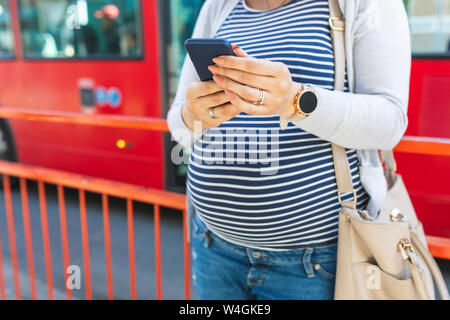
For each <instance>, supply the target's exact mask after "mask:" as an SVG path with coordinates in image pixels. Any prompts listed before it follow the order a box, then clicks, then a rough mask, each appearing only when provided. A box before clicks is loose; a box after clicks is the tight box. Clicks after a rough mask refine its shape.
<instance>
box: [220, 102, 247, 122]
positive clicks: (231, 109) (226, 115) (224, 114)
mask: <svg viewBox="0 0 450 320" xmlns="http://www.w3.org/2000/svg"><path fill="white" fill-rule="evenodd" d="M240 113H241V111H240V110H239V108H238V107H236V106H235V105H233V104H232V103H228V104H225V105H223V106H219V107H215V108H214V115H215V116H216V117H217V118H218V120H221V122H225V121H228V120H231V119H233V118H234V117H236V116H237V115H239V114H240Z"/></svg>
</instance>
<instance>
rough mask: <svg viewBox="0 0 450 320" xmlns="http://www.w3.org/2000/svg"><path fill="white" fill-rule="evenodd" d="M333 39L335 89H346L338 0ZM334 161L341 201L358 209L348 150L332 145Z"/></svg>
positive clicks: (332, 9) (332, 7) (335, 0)
mask: <svg viewBox="0 0 450 320" xmlns="http://www.w3.org/2000/svg"><path fill="white" fill-rule="evenodd" d="M328 2H329V6H330V28H331V40H332V43H333V49H334V66H335V67H334V68H335V72H334V89H335V90H336V91H344V88H345V71H346V57H345V20H344V16H343V14H342V11H341V8H340V6H339V2H338V0H329V1H328ZM332 149H333V161H334V168H335V171H336V181H337V187H338V192H339V201H340V202H341V205H342V206H343V207H348V208H350V209H356V192H355V190H354V189H353V182H352V175H351V173H350V166H349V163H348V158H347V153H346V150H345V149H344V148H343V147H341V146H338V145H336V144H333V145H332ZM346 193H353V201H350V202H343V201H342V198H341V196H342V195H343V194H346Z"/></svg>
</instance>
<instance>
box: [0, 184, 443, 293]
mask: <svg viewBox="0 0 450 320" xmlns="http://www.w3.org/2000/svg"><path fill="white" fill-rule="evenodd" d="M29 188H30V190H29V191H30V195H29V201H30V211H31V212H30V215H31V221H32V222H31V224H32V234H33V250H34V258H35V266H36V276H37V284H38V285H37V287H38V288H39V290H38V296H39V298H40V299H45V298H46V297H47V292H46V277H45V263H44V255H43V249H42V236H41V235H42V234H41V224H40V212H39V201H38V197H37V192H36V186H35V185H34V184H30V185H29ZM47 200H48V201H47V206H48V216H49V225H50V238H51V246H52V248H51V249H52V265H53V277H54V282H55V298H56V299H64V298H65V291H64V290H65V289H64V288H65V287H64V274H63V264H62V248H61V236H60V225H59V211H58V210H59V209H58V205H57V198H56V190H55V189H54V188H52V187H49V188H47ZM3 201H4V199H3V195H1V196H0V236H1V241H2V250H3V260H4V261H3V262H4V269H5V283H6V287H7V295H8V298H10V299H14V297H15V292H14V285H13V275H12V270H11V261H10V258H9V242H8V233H7V228H6V219H5V212H4V202H3ZM13 201H14V216H15V227H16V228H15V229H16V239H17V246H18V252H19V257H20V259H19V265H20V269H21V273H20V280H21V291H22V296H23V298H26V299H27V298H30V292H29V280H28V276H27V274H28V273H27V260H26V247H25V241H24V233H23V220H22V208H21V200H20V192H18V191H17V190H16V191H14V194H13ZM66 201H67V220H68V229H69V230H68V234H69V243H70V263H71V264H72V265H78V266H80V267H81V268H82V269H83V251H82V245H81V243H82V242H81V228H80V214H79V207H78V195H77V193H76V192H74V191H71V190H67V191H66ZM87 204H88V206H87V210H88V224H89V249H90V257H91V274H92V288H93V297H94V299H105V298H107V287H106V272H105V254H104V243H103V220H102V214H101V199H100V197H98V196H95V195H88V197H87ZM110 214H111V217H110V223H111V242H112V243H111V245H112V256H113V273H114V295H115V298H116V299H129V298H130V284H129V266H128V234H127V219H126V207H125V202H124V201H121V200H117V199H116V200H112V201H111V204H110ZM161 220H162V229H161V233H162V255H163V286H164V288H163V294H164V298H165V299H183V298H184V273H183V246H182V239H183V233H182V220H181V214H180V213H178V212H174V211H168V210H167V211H163V212H162V215H161ZM134 227H135V241H136V242H135V243H136V264H137V265H136V267H137V286H138V298H139V299H155V298H156V290H155V286H156V285H155V262H154V241H153V239H154V233H153V214H152V207H151V206H147V205H140V204H136V205H135V225H134ZM438 262H439V264H440V266H441V268H442V271H443V272H444V274H445V277H446V281H447V284H448V285H449V286H450V261H438ZM83 281H84V279H83ZM82 285H83V288H82V290H76V291H74V298H75V299H84V298H85V293H84V283H82ZM192 291H194V290H192ZM193 297H194V298H195V292H193Z"/></svg>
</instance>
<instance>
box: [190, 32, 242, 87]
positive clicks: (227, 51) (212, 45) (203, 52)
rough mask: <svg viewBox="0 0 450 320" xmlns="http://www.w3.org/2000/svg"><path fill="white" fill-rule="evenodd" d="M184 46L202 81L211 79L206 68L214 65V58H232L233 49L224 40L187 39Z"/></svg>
mask: <svg viewBox="0 0 450 320" xmlns="http://www.w3.org/2000/svg"><path fill="white" fill-rule="evenodd" d="M184 45H185V47H186V50H187V52H188V54H189V57H190V58H191V60H192V63H193V64H194V67H195V70H197V73H198V76H199V77H200V80H202V81H210V80H212V79H213V74H212V73H211V71H209V69H208V67H209V66H211V65H214V62H213V59H214V58H217V57H219V56H234V52H233V48H234V47H233V46H232V45H231V43H230V42H229V41H228V40H224V39H188V40H186V42H185V43H184Z"/></svg>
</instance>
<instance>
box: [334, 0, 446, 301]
mask: <svg viewBox="0 0 450 320" xmlns="http://www.w3.org/2000/svg"><path fill="white" fill-rule="evenodd" d="M329 4H330V16H331V17H332V18H331V19H330V25H331V29H332V32H331V33H332V39H333V45H334V52H335V65H336V72H335V77H336V79H335V89H336V90H340V91H343V90H344V81H345V66H346V65H345V62H346V58H345V39H344V30H345V20H344V18H343V15H342V12H341V9H340V7H339V3H338V0H330V1H329ZM381 155H382V160H383V162H384V164H385V176H386V180H387V184H388V195H387V198H386V199H385V201H384V203H383V205H382V208H381V210H380V211H379V213H378V215H377V216H376V217H371V216H369V214H368V212H366V211H358V210H357V209H356V193H355V191H354V190H353V184H352V177H351V173H350V167H349V164H348V159H347V154H346V151H345V149H344V148H342V147H340V146H337V145H333V158H334V164H335V171H336V179H337V185H338V192H339V198H340V199H341V196H342V195H343V194H346V193H353V195H354V198H353V201H352V202H342V201H341V200H340V201H341V204H342V210H341V212H340V214H339V240H338V241H339V242H338V258H337V273H336V291H335V299H336V300H373V299H377V300H379V299H383V300H386V299H389V300H391V299H396V300H411V299H413V300H416V299H422V300H430V299H435V285H434V284H436V287H437V289H438V291H439V295H440V297H441V299H443V300H448V299H449V294H448V290H447V287H446V284H445V281H444V279H443V277H442V274H441V272H440V270H439V268H438V266H437V264H436V262H435V261H434V259H433V257H432V256H431V254H430V253H429V251H428V248H427V244H426V239H425V235H424V232H423V228H422V224H421V223H420V222H419V221H418V220H417V217H416V214H415V211H414V208H413V205H412V203H411V200H410V198H409V196H408V192H407V191H406V187H405V185H404V184H403V181H402V178H401V176H400V175H398V174H396V163H395V159H394V154H393V152H392V151H390V152H382V153H381ZM433 280H434V281H433Z"/></svg>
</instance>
